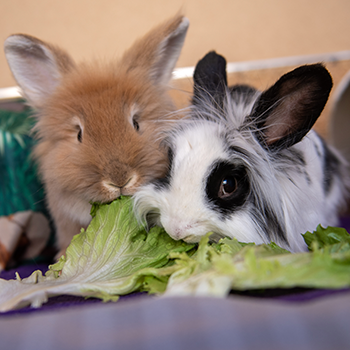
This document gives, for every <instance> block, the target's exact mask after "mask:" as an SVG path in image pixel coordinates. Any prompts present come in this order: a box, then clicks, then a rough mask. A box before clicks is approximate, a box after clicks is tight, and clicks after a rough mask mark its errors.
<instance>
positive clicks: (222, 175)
mask: <svg viewBox="0 0 350 350" xmlns="http://www.w3.org/2000/svg"><path fill="white" fill-rule="evenodd" d="M205 191H206V195H207V198H208V200H209V202H210V203H211V205H212V206H213V208H214V209H215V210H217V211H218V212H220V213H223V214H228V215H231V214H232V212H233V211H234V210H236V209H237V208H239V207H241V206H242V205H243V204H244V203H245V201H246V200H247V198H248V196H249V192H250V182H249V176H248V173H247V168H246V167H245V166H244V165H243V164H232V163H229V162H226V161H218V162H217V163H215V164H213V166H212V170H211V172H210V174H209V176H208V178H207V183H206V188H205Z"/></svg>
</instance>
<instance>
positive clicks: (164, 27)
mask: <svg viewBox="0 0 350 350" xmlns="http://www.w3.org/2000/svg"><path fill="white" fill-rule="evenodd" d="M188 26H189V20H188V19H187V18H186V17H183V16H182V15H176V16H175V17H173V18H171V19H170V20H168V21H166V22H164V23H162V24H160V25H159V26H157V27H155V28H153V29H152V30H151V31H150V32H148V33H147V34H146V35H145V36H143V37H142V38H140V39H139V40H137V41H136V42H135V43H134V45H133V46H132V47H131V48H130V49H129V50H128V51H127V52H126V53H125V54H124V56H123V59H122V63H123V64H125V66H126V67H127V69H128V70H132V69H139V68H141V69H143V70H144V71H146V72H147V73H149V74H150V78H151V79H152V80H153V81H154V82H155V83H156V84H164V85H165V84H167V83H168V82H169V80H170V79H171V76H172V72H173V70H174V67H175V64H176V62H177V60H178V58H179V56H180V52H181V49H182V46H183V44H184V41H185V37H186V33H187V29H188Z"/></svg>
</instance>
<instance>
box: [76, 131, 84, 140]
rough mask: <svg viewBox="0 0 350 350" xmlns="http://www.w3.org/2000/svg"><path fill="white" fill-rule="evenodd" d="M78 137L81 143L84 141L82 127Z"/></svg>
mask: <svg viewBox="0 0 350 350" xmlns="http://www.w3.org/2000/svg"><path fill="white" fill-rule="evenodd" d="M77 139H78V141H79V142H80V143H81V142H82V141H83V131H82V130H81V128H79V131H78V135H77Z"/></svg>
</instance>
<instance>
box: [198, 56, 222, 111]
mask: <svg viewBox="0 0 350 350" xmlns="http://www.w3.org/2000/svg"><path fill="white" fill-rule="evenodd" d="M193 81H194V95H193V104H201V103H202V101H203V99H204V100H207V101H208V100H209V102H211V103H214V104H218V105H219V106H221V107H222V103H223V98H224V96H225V92H226V87H227V76H226V60H225V58H224V57H222V56H220V55H218V54H217V53H216V52H215V51H211V52H209V53H208V54H206V55H205V56H204V57H203V58H202V59H201V60H200V61H199V62H198V63H197V66H196V69H195V71H194V75H193Z"/></svg>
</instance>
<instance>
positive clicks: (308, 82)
mask: <svg viewBox="0 0 350 350" xmlns="http://www.w3.org/2000/svg"><path fill="white" fill-rule="evenodd" d="M332 85H333V82H332V77H331V76H330V74H329V73H328V71H327V70H326V68H324V66H323V65H322V64H313V65H305V66H301V67H299V68H296V69H295V70H293V71H291V72H289V73H287V74H285V75H283V76H282V77H281V78H280V79H279V80H278V81H277V82H276V83H275V84H274V85H273V86H272V87H270V88H269V89H268V90H266V91H264V92H263V93H262V94H261V96H260V97H259V99H258V100H257V102H256V103H255V106H254V107H253V112H252V115H251V116H249V117H248V124H250V125H254V127H255V128H256V129H255V132H256V135H257V137H258V139H259V141H260V142H261V144H262V145H263V146H264V147H266V148H268V149H270V150H279V149H283V148H288V147H290V146H292V145H294V144H295V143H297V142H299V141H301V140H302V138H303V137H304V136H305V135H306V134H307V133H308V131H309V130H310V129H311V128H312V126H313V125H314V123H315V122H316V120H317V118H318V117H319V116H320V114H321V112H322V110H323V108H324V106H325V104H326V102H327V100H328V96H329V93H330V91H331V89H332Z"/></svg>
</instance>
